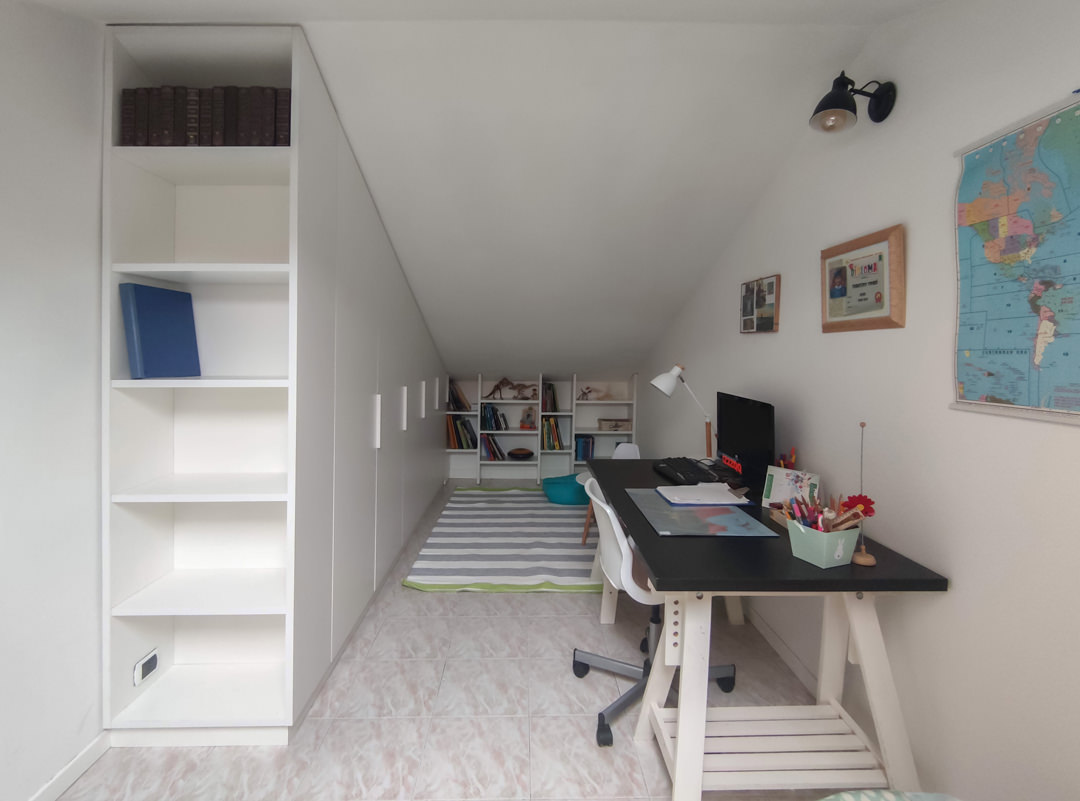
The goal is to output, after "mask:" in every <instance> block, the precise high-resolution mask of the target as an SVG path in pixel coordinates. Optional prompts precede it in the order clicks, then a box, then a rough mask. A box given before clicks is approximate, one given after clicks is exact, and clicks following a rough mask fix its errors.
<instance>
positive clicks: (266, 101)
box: [118, 86, 292, 147]
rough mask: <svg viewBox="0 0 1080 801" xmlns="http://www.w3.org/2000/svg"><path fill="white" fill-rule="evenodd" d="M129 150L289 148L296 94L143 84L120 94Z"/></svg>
mask: <svg viewBox="0 0 1080 801" xmlns="http://www.w3.org/2000/svg"><path fill="white" fill-rule="evenodd" d="M119 104H120V105H119V108H120V128H119V137H118V139H119V142H120V144H121V145H125V146H132V145H135V146H147V145H153V146H155V147H166V146H173V147H175V146H182V147H193V146H202V147H206V146H217V147H221V146H236V145H251V146H259V147H269V146H273V145H288V144H289V138H290V127H291V116H290V115H291V113H292V90H291V89H290V88H288V87H285V88H282V89H277V88H275V87H273V86H213V87H194V86H141V87H135V88H123V89H121V90H120V101H119Z"/></svg>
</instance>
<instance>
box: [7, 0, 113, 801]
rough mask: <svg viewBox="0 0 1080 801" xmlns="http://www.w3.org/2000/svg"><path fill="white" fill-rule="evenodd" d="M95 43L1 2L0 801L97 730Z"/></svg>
mask: <svg viewBox="0 0 1080 801" xmlns="http://www.w3.org/2000/svg"><path fill="white" fill-rule="evenodd" d="M101 64H102V34H101V31H100V30H99V28H98V26H96V25H94V24H91V23H88V22H85V21H81V20H77V19H75V18H74V17H70V16H66V15H62V14H59V13H56V12H52V11H47V10H43V9H41V8H40V7H36V6H24V5H22V4H15V3H10V2H7V0H4V1H3V2H0V105H2V107H3V109H4V115H3V119H2V121H0V143H2V147H0V176H2V178H0V181H2V183H0V342H2V343H3V349H2V351H0V376H3V378H2V382H3V384H2V391H0V548H2V550H0V553H2V557H0V610H2V612H0V643H3V656H2V657H0V709H3V719H4V725H3V726H2V727H0V777H3V778H2V779H0V784H2V787H0V796H3V797H4V798H5V799H6V798H11V799H23V798H29V797H30V796H32V795H33V794H34V793H36V792H37V791H38V790H39V789H40V788H42V787H43V786H44V785H45V784H46V783H47V782H48V781H49V780H50V779H51V778H52V777H53V776H54V775H55V774H56V773H57V772H58V771H60V770H61V769H62V768H63V767H64V766H65V765H66V764H67V763H68V762H69V761H70V760H72V759H73V758H74V757H76V755H78V754H79V753H80V752H81V751H82V750H83V749H84V748H86V747H87V746H88V745H89V744H90V743H91V742H92V741H94V739H95V737H96V736H97V735H98V734H99V733H100V732H101V700H100V699H101V659H100V650H101V615H100V604H101V594H100V589H99V588H100V571H101V560H100V554H99V538H98V530H99V514H100V513H99V503H98V470H99V459H100V457H99V447H98V431H99V414H100V412H99V409H100V402H99V370H100V367H99V361H100V360H99V342H100V330H99V319H100V311H99V307H100V289H99V281H100V277H99V264H100V224H101V223H100V206H101V203H100V174H101V157H100V148H101V91H102V88H101V81H102V78H101Z"/></svg>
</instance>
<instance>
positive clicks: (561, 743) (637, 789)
mask: <svg viewBox="0 0 1080 801" xmlns="http://www.w3.org/2000/svg"><path fill="white" fill-rule="evenodd" d="M612 729H613V735H614V740H615V742H614V744H613V745H612V746H610V747H604V748H601V747H599V746H598V745H597V744H596V718H590V717H585V716H580V715H573V716H562V717H559V716H552V717H534V718H532V719H531V722H530V737H529V743H530V749H531V750H530V758H531V768H532V797H533V798H544V799H548V798H550V799H557V798H647V797H648V795H649V791H648V787H647V786H646V784H645V777H644V774H643V773H642V770H641V766H640V764H639V762H638V758H637V752H636V750H635V746H634V740H633V722H632V721H630V722H628V721H627V720H625V719H620V720H619V721H617V722H616V724H615V725H614V726H612Z"/></svg>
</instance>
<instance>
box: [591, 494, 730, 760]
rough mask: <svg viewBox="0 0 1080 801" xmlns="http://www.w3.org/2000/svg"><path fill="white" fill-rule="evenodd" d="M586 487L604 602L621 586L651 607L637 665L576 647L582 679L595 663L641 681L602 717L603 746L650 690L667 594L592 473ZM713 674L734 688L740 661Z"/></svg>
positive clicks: (719, 682)
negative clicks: (597, 535)
mask: <svg viewBox="0 0 1080 801" xmlns="http://www.w3.org/2000/svg"><path fill="white" fill-rule="evenodd" d="M585 492H586V494H587V495H588V496H589V498H590V499H591V500H592V503H593V505H594V506H595V507H596V526H597V528H598V529H599V531H600V540H599V543H598V544H597V560H598V561H599V564H600V569H601V571H602V572H603V577H604V600H603V601H602V603H608V602H609V599H610V601H611V602H612V603H614V600H615V599H616V598H617V597H618V591H619V590H623V591H625V592H626V594H627V595H629V596H630V597H631V598H633V599H634V600H635V601H637V602H638V603H641V604H649V605H650V606H651V607H652V612H651V614H650V615H649V630H648V633H647V634H646V637H645V639H644V640H643V641H642V643H641V646H642V648H641V650H642V651H644V652H645V653H646V654H647V656H646V658H645V662H644V664H642V665H633V664H631V663H629V662H623V661H621V660H618V659H611V658H610V657H606V656H601V655H599V654H594V653H590V652H588V651H581V650H578V649H577V648H575V649H574V665H573V666H574V675H575V676H577V677H578V678H579V679H581V678H584V677H585V675H586V674H587V673H588V672H589V668H590V667H595V668H599V669H600V670H606V671H608V672H610V673H615V674H616V675H619V676H624V677H626V678H630V679H634V680H635V682H636V683H635V684H634V686H633V687H631V688H630V689H629V690H627V691H626V692H625V693H623V694H622V695H621V696H619V697H618V698H616V699H615V701H614V702H613V703H611V704H609V705H608V707H607V708H606V709H604V711H603V712H601V713H600V714H599V715H598V716H597V726H596V744H597V745H602V746H603V745H611V744H612V742H613V738H612V734H611V721H612V720H614V719H615V718H616V716H618V715H619V714H620V713H622V712H623V711H624V710H626V709H627V708H628V707H629V706H630V705H631V704H633V703H634V702H635V701H637V700H638V699H639V698H641V696H642V694H643V693H644V692H645V684H646V682H647V681H648V678H649V669H650V667H651V666H652V662H653V657H654V656H655V654H656V646H657V644H658V643H659V642H660V627H661V622H662V621H661V618H660V612H661V610H662V609H663V603H664V593H662V592H657V591H656V590H654V589H653V588H652V585H651V584H649V578H648V574H647V573H646V570H645V565H644V563H643V562H642V561H641V559H640V557H638V556H637V553H636V551H635V550H634V548H633V546H631V544H630V541H629V540H628V539H627V538H626V534H625V533H624V532H623V530H622V525H621V524H620V523H619V518H618V517H617V516H616V515H615V510H614V509H612V508H611V507H610V506H609V505H608V503H607V500H606V499H605V498H604V496H603V493H602V492H601V491H600V485H599V484H597V483H596V479H595V478H591V477H590V478H589V479H588V480H587V481H586V482H585ZM709 678H710V679H715V680H716V683H717V686H719V687H720V689H721V690H723V691H724V692H726V693H729V692H731V691H732V690H733V689H735V666H734V665H717V666H714V667H710V668H709Z"/></svg>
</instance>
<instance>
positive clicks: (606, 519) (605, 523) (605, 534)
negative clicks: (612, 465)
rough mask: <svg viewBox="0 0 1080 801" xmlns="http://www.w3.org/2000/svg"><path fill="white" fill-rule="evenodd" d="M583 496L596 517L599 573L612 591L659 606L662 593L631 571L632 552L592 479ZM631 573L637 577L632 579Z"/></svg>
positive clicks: (586, 483)
mask: <svg viewBox="0 0 1080 801" xmlns="http://www.w3.org/2000/svg"><path fill="white" fill-rule="evenodd" d="M585 493H586V494H587V495H588V496H589V498H590V500H592V504H593V512H594V514H595V515H596V527H597V530H598V531H599V533H600V539H599V543H598V545H597V549H598V552H599V556H600V569H601V570H603V571H604V575H605V576H607V579H608V581H610V582H611V584H612V585H613V586H614V587H615V588H616V589H620V590H625V591H626V594H627V595H629V596H630V597H631V598H633V599H634V600H635V601H637V602H638V603H641V604H650V605H652V604H659V603H663V602H664V595H663V593H659V592H657V591H656V590H654V589H652V588H650V587H649V586H648V584H647V581H646V579H645V578H644V576H642V575H640V574H641V573H642V572H643V571H641V570H638V571H635V570H634V560H635V558H636V557H635V555H634V551H633V549H632V548H631V547H630V542H629V540H627V539H626V533H625V532H624V531H623V529H622V524H621V523H619V518H618V517H617V516H616V514H615V510H614V509H612V508H611V507H610V506H609V505H608V502H607V500H606V499H605V498H604V494H603V493H602V492H601V491H600V485H599V484H597V483H596V479H595V478H590V479H589V480H588V481H586V482H585ZM635 572H637V573H638V574H639V575H638V576H635Z"/></svg>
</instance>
